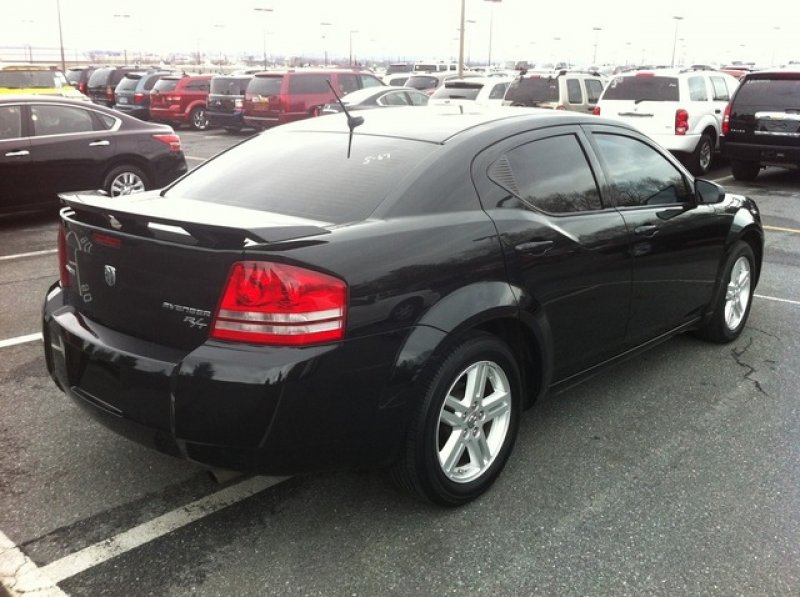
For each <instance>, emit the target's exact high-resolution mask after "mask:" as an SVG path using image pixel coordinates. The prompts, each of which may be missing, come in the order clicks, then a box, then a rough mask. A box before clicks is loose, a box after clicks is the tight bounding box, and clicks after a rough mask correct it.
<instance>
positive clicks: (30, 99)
mask: <svg viewBox="0 0 800 597" xmlns="http://www.w3.org/2000/svg"><path fill="white" fill-rule="evenodd" d="M24 103H37V104H45V103H47V104H69V105H71V106H80V107H81V108H90V109H92V110H97V111H98V112H104V113H106V114H110V115H112V116H115V117H119V115H120V113H119V112H117V111H116V110H112V109H111V108H106V107H105V106H101V105H99V104H94V103H92V102H90V101H88V99H77V98H76V99H73V98H72V97H68V96H63V95H45V94H29V95H22V94H16V95H0V104H24Z"/></svg>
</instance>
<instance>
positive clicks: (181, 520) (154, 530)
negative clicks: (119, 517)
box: [39, 477, 288, 583]
mask: <svg viewBox="0 0 800 597" xmlns="http://www.w3.org/2000/svg"><path fill="white" fill-rule="evenodd" d="M285 479H288V477H252V478H250V479H247V480H245V481H242V482H241V483H238V484H236V485H233V486H231V487H226V488H225V489H223V490H221V491H218V492H216V493H212V494H211V495H209V496H206V497H204V498H202V499H199V500H197V501H194V502H192V503H191V504H187V505H186V506H183V507H182V508H178V509H177V510H173V511H172V512H167V513H166V514H162V515H161V516H159V517H158V518H154V519H153V520H151V521H149V522H145V523H143V524H140V525H139V526H137V527H133V528H132V529H130V530H127V531H125V532H123V533H120V534H119V535H116V536H115V537H111V538H110V539H106V540H105V541H100V542H99V543H95V544H94V545H90V546H89V547H86V548H84V549H82V550H80V551H77V552H75V553H73V554H71V555H68V556H66V557H64V558H61V559H60V560H56V561H55V562H51V563H50V564H47V565H46V566H43V567H42V568H39V573H40V574H42V575H44V576H45V577H46V578H49V579H51V580H52V581H53V582H54V583H58V582H61V581H62V580H65V579H67V578H70V577H72V576H75V575H76V574H80V573H81V572H83V571H85V570H88V569H90V568H93V567H94V566H97V565H98V564H101V563H103V562H105V561H107V560H110V559H111V558H114V557H116V556H118V555H121V554H124V553H126V552H128V551H130V550H132V549H135V548H137V547H140V546H141V545H144V544H145V543H149V542H150V541H153V540H155V539H158V538H159V537H163V536H164V535H166V534H167V533H171V532H172V531H175V530H177V529H179V528H181V527H184V526H186V525H187V524H189V523H192V522H194V521H196V520H199V519H201V518H204V517H206V516H208V515H209V514H212V513H214V512H217V511H218V510H222V509H223V508H227V507H228V506H232V505H233V504H236V503H237V502H241V501H242V500H245V499H247V498H249V497H251V496H254V495H255V494H257V493H260V492H262V491H264V490H265V489H268V488H269V487H272V486H273V485H277V484H278V483H280V482H281V481H284V480H285Z"/></svg>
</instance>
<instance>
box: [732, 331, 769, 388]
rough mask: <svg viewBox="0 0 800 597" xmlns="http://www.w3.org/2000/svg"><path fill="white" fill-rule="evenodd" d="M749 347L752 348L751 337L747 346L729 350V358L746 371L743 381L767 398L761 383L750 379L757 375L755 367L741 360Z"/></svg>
mask: <svg viewBox="0 0 800 597" xmlns="http://www.w3.org/2000/svg"><path fill="white" fill-rule="evenodd" d="M751 346H753V338H752V336H751V337H750V340H749V341H748V342H747V345H746V346H744V347H742V348H741V349H738V348H737V347H736V346H734V347H733V348H731V356H733V360H734V361H736V364H737V365H739V366H740V367H742V368H743V369H746V372H745V374H744V379H745V380H747V381H749V382H750V383H752V384H753V386H755V388H756V389H757V390H758V391H759V392H760V393H761V394H762V395H763V396H767V397H769V394H767V392H766V391H764V388H763V387H762V386H761V383H760V382H759V381H758V380H757V379H755V378H754V377H752V376H753V375H754V374H755V373H758V369H756V368H755V367H753V366H752V365H750V364H749V363H746V362H745V361H744V359H743V357H744V355H745V353H746V352H747V351H748V350H750V347H751Z"/></svg>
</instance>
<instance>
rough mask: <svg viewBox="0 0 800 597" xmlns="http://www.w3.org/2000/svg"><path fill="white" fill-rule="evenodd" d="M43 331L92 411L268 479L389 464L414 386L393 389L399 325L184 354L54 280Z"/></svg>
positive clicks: (112, 424)
mask: <svg viewBox="0 0 800 597" xmlns="http://www.w3.org/2000/svg"><path fill="white" fill-rule="evenodd" d="M43 332H44V348H45V357H46V362H47V369H48V371H49V373H50V376H51V377H52V378H53V380H54V381H55V383H56V384H57V385H58V386H59V387H60V388H61V389H62V390H63V391H64V392H65V393H66V394H67V395H68V396H69V397H70V398H72V400H73V401H75V402H76V403H77V404H78V405H79V406H81V407H82V408H83V409H84V410H86V411H87V412H88V413H89V414H90V415H91V416H92V417H94V418H95V419H97V420H98V421H100V422H101V423H102V424H103V425H105V426H107V427H108V428H110V429H112V430H114V431H116V432H117V433H119V434H121V435H123V436H125V437H128V438H130V439H132V440H134V441H136V442H138V443H141V444H144V445H146V446H149V447H151V448H155V449H157V450H159V451H161V452H165V453H168V454H172V455H174V456H180V457H183V458H185V459H188V460H192V461H195V462H198V463H202V464H205V465H208V466H216V467H221V468H229V469H234V470H241V471H249V472H259V473H266V474H296V473H300V472H307V471H318V470H332V469H340V468H358V467H375V466H383V465H386V464H388V463H389V462H391V460H392V459H393V458H394V456H395V454H396V453H397V450H398V449H399V446H400V444H401V440H402V438H403V435H404V430H405V426H406V421H407V420H408V411H409V397H410V396H412V395H413V394H412V392H411V391H410V388H408V387H406V386H405V385H401V386H400V387H394V388H393V389H391V390H389V388H388V385H389V381H388V380H389V379H390V375H391V371H392V369H393V367H392V363H393V362H394V357H395V355H396V352H397V350H398V347H399V346H400V344H401V342H402V340H403V338H404V337H405V333H403V332H392V333H385V334H379V335H374V336H369V337H365V338H360V339H353V340H349V341H345V342H340V343H337V344H330V345H324V346H315V347H308V348H284V347H281V348H271V347H253V346H247V345H233V344H227V343H223V342H214V341H208V342H206V343H205V344H203V345H201V346H200V347H198V348H197V349H195V350H193V351H191V352H188V353H187V352H186V351H181V350H178V349H174V348H168V347H164V346H160V345H157V344H154V343H152V342H148V341H145V340H141V339H138V338H134V337H131V336H128V335H125V334H121V333H119V332H116V331H114V330H111V329H109V328H107V327H104V326H102V325H100V324H98V323H96V322H92V321H89V320H87V319H85V318H84V317H82V316H81V315H80V313H79V312H77V311H76V310H75V309H74V308H73V307H71V306H69V305H66V304H64V295H63V293H62V292H61V290H60V288H59V287H58V285H57V284H56V285H54V286H53V287H51V289H50V291H49V292H48V294H47V298H46V301H45V305H44V311H43ZM401 395H402V396H404V397H405V398H406V400H402V399H399V396H401Z"/></svg>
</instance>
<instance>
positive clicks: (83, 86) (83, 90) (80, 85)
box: [78, 82, 86, 95]
mask: <svg viewBox="0 0 800 597" xmlns="http://www.w3.org/2000/svg"><path fill="white" fill-rule="evenodd" d="M78 91H80V92H81V93H82V94H84V95H86V83H85V82H83V83H78Z"/></svg>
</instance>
